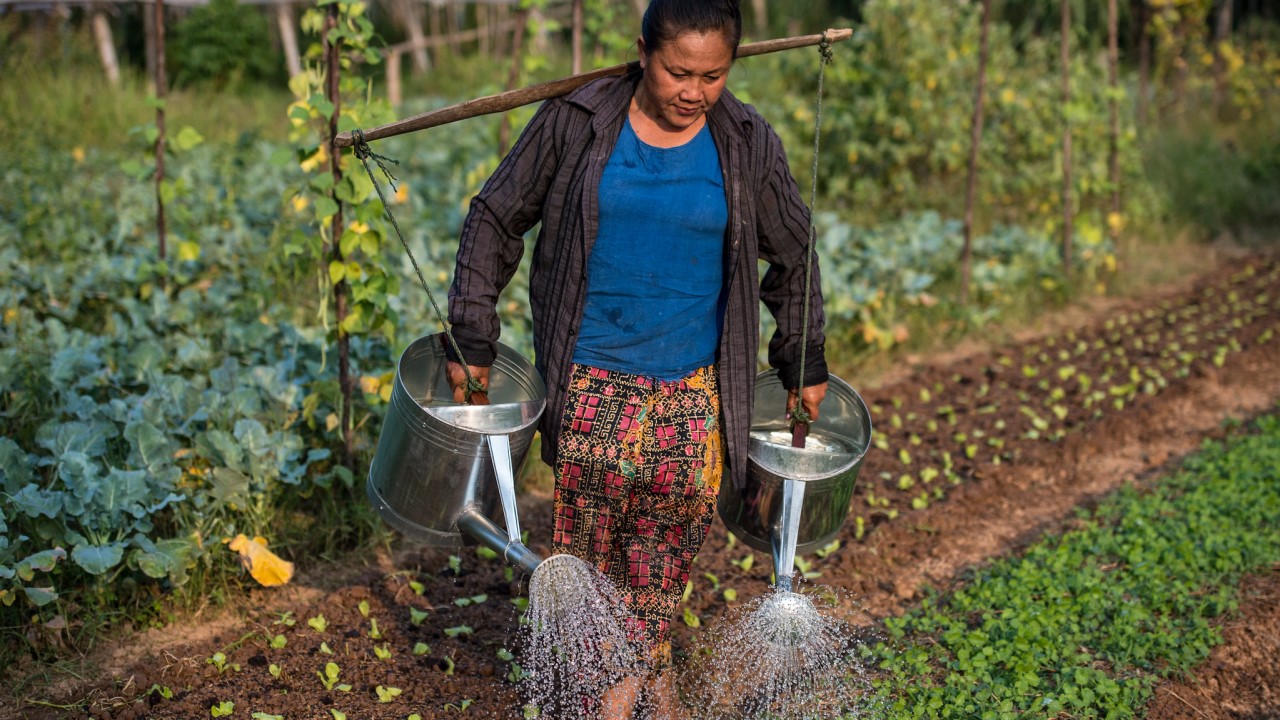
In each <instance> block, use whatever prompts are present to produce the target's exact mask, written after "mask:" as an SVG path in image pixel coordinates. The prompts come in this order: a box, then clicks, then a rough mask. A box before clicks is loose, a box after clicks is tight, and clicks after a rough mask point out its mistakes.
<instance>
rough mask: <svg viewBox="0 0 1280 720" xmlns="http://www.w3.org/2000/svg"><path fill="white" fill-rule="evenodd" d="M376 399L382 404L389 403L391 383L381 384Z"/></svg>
mask: <svg viewBox="0 0 1280 720" xmlns="http://www.w3.org/2000/svg"><path fill="white" fill-rule="evenodd" d="M378 397H380V398H382V402H391V383H383V384H382V387H381V388H380V389H379V390H378Z"/></svg>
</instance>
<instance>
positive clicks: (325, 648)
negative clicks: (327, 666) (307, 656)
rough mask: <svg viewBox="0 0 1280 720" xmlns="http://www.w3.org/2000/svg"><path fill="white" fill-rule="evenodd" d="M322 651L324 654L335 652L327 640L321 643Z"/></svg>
mask: <svg viewBox="0 0 1280 720" xmlns="http://www.w3.org/2000/svg"><path fill="white" fill-rule="evenodd" d="M320 652H321V653H322V654H324V655H332V654H333V651H332V650H330V649H329V643H327V642H322V643H320Z"/></svg>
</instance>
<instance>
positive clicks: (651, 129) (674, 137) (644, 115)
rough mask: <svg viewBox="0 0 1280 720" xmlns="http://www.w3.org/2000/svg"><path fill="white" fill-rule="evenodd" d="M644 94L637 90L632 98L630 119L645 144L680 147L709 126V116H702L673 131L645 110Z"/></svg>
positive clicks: (633, 128) (632, 127) (632, 126)
mask: <svg viewBox="0 0 1280 720" xmlns="http://www.w3.org/2000/svg"><path fill="white" fill-rule="evenodd" d="M643 92H644V91H643V90H642V89H637V90H636V94H635V96H634V97H632V98H631V111H630V119H631V129H632V130H634V131H635V133H636V137H638V138H640V141H641V142H643V143H644V144H646V145H652V146H654V147H660V148H673V147H679V146H680V145H684V144H685V143H687V142H689V141H690V140H692V139H693V138H694V136H695V135H697V134H698V133H699V132H700V131H701V130H702V128H703V126H704V125H706V124H707V116H706V115H702V116H701V117H699V118H698V120H697V121H696V122H694V123H693V124H691V125H690V126H689V127H686V128H680V129H678V130H671V129H669V128H667V127H666V126H664V125H663V124H660V123H659V122H658V121H657V120H656V119H655V116H654V115H653V114H651V113H649V112H648V111H646V110H645V105H644V99H643V97H642V93H643Z"/></svg>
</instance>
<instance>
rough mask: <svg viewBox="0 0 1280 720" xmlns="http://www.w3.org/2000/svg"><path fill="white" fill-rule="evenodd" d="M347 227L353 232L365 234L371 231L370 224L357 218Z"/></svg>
mask: <svg viewBox="0 0 1280 720" xmlns="http://www.w3.org/2000/svg"><path fill="white" fill-rule="evenodd" d="M347 229H349V230H350V231H351V232H353V233H355V234H357V235H363V234H365V233H367V232H369V226H368V225H366V224H364V223H362V222H360V221H359V220H356V221H354V222H352V223H351V224H350V225H347Z"/></svg>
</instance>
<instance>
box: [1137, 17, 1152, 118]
mask: <svg viewBox="0 0 1280 720" xmlns="http://www.w3.org/2000/svg"><path fill="white" fill-rule="evenodd" d="M1150 23H1151V9H1150V8H1149V7H1147V0H1138V129H1139V132H1141V130H1142V129H1143V128H1145V127H1146V125H1147V95H1148V94H1149V93H1150V92H1151V34H1150V32H1149V30H1150V28H1149V27H1148V26H1149V25H1150Z"/></svg>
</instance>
